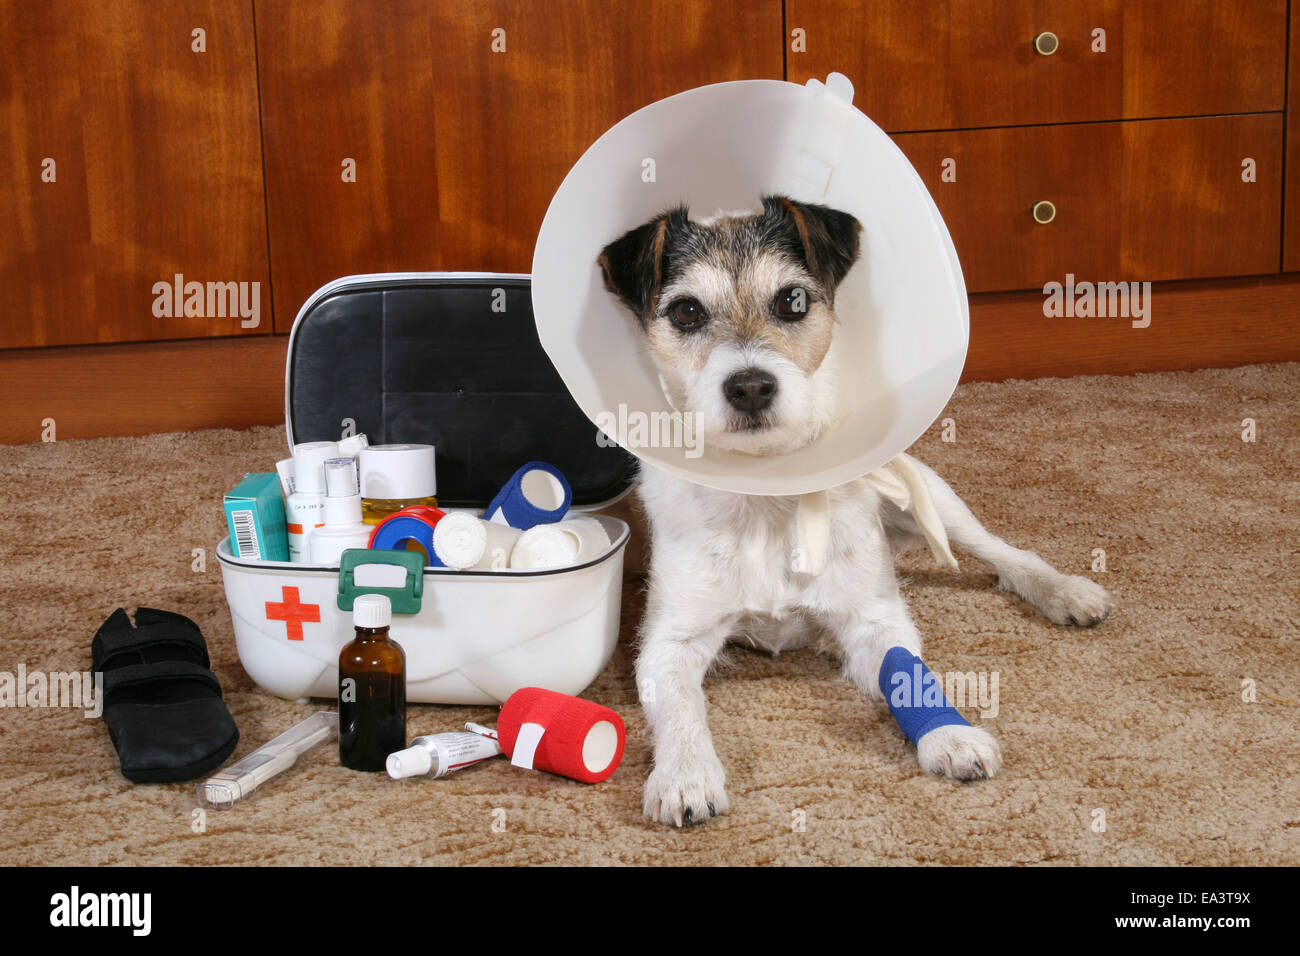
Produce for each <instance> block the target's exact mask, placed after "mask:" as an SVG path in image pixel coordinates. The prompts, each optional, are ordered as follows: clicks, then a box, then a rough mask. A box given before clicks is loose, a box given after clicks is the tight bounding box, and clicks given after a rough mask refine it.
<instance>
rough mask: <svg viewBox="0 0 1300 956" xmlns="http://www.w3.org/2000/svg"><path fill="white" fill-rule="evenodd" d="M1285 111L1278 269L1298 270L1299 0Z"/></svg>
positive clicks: (1293, 18)
mask: <svg viewBox="0 0 1300 956" xmlns="http://www.w3.org/2000/svg"><path fill="white" fill-rule="evenodd" d="M1290 36H1291V50H1290V54H1289V56H1290V69H1289V70H1288V71H1287V73H1288V77H1289V84H1290V85H1289V87H1288V92H1287V114H1286V209H1285V217H1286V219H1285V235H1284V237H1283V254H1282V268H1283V269H1284V270H1286V271H1287V272H1300V2H1295V3H1292V4H1291V33H1290Z"/></svg>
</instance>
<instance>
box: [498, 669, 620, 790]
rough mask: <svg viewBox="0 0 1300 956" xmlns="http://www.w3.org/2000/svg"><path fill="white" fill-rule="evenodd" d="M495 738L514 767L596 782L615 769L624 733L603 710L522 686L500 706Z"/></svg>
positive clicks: (586, 702) (616, 719)
mask: <svg viewBox="0 0 1300 956" xmlns="http://www.w3.org/2000/svg"><path fill="white" fill-rule="evenodd" d="M497 737H498V739H499V741H500V743H501V749H502V750H503V751H505V754H506V756H507V757H509V758H510V762H511V763H513V764H514V765H515V766H519V767H528V768H532V769H537V770H545V771H546V772H547V773H554V774H559V775H560V776H561V777H569V778H570V779H572V780H580V781H582V782H583V783H600V781H602V780H605V779H607V778H608V777H610V776H611V775H612V774H613V773H614V771H615V770H617V769H618V765H619V762H620V761H621V760H622V759H623V745H624V744H625V743H626V742H627V730H626V728H624V726H623V718H622V717H620V716H619V715H618V714H616V713H614V711H612V710H610V709H609V708H608V707H602V706H601V705H600V704H593V703H592V702H591V701H589V700H582V699H581V698H579V697H570V696H569V695H568V694H560V693H557V692H555V691H553V690H544V689H543V688H541V687H525V688H523V689H522V690H517V691H515V692H514V693H513V694H511V695H510V699H509V700H507V701H506V703H505V706H504V707H502V708H501V717H500V719H499V720H498V721H497Z"/></svg>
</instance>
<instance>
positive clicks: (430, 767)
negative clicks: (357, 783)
mask: <svg viewBox="0 0 1300 956" xmlns="http://www.w3.org/2000/svg"><path fill="white" fill-rule="evenodd" d="M500 755H501V744H499V743H498V742H497V740H496V738H494V737H484V736H482V735H481V734H474V733H470V732H468V731H458V732H456V733H448V734H429V735H428V736H425V737H416V738H415V739H414V740H412V741H411V746H409V747H407V748H406V749H405V750H399V751H397V752H396V753H392V754H389V755H388V775H389V776H390V777H392V778H393V779H394V780H401V779H402V778H403V777H421V776H424V775H425V774H428V775H429V776H432V777H445V776H447V774H449V773H455V772H456V771H457V770H464V769H465V768H466V767H469V766H472V765H473V764H476V763H481V762H482V761H484V760H491V759H492V758H493V757H497V756H500Z"/></svg>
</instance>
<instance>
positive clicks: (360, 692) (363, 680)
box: [339, 594, 406, 772]
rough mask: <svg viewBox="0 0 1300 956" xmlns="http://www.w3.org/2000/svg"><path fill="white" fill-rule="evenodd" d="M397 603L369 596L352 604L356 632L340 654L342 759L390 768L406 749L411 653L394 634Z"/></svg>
mask: <svg viewBox="0 0 1300 956" xmlns="http://www.w3.org/2000/svg"><path fill="white" fill-rule="evenodd" d="M391 620H392V605H391V604H389V601H388V598H386V597H384V596H383V595H380V594H363V595H361V596H360V597H358V598H357V599H356V601H355V602H354V603H353V606H352V622H353V624H354V625H355V627H356V636H355V637H354V638H353V639H352V641H351V643H349V644H347V645H345V646H344V648H343V650H342V651H340V652H339V762H340V763H341V764H343V766H345V767H347V768H349V769H351V770H365V771H372V772H373V771H378V770H383V769H385V762H386V761H387V760H388V755H389V754H391V753H394V752H396V751H398V750H405V749H406V652H405V651H403V650H402V647H401V645H400V644H398V643H397V642H396V641H393V640H392V639H391V638H389V636H388V626H389V623H390V622H391Z"/></svg>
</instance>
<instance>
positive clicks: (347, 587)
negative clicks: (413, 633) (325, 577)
mask: <svg viewBox="0 0 1300 956" xmlns="http://www.w3.org/2000/svg"><path fill="white" fill-rule="evenodd" d="M424 561H425V558H424V555H423V554H421V553H420V552H419V551H385V550H382V549H376V550H371V549H370V548H349V549H348V550H346V551H344V552H343V554H342V556H341V557H340V558H339V602H338V603H339V610H340V611H350V610H352V602H353V601H355V600H356V599H357V597H359V596H360V595H362V594H382V595H384V596H385V597H387V598H388V600H389V601H391V602H392V604H393V613H394V614H419V613H420V598H421V596H422V595H423V594H424ZM363 564H395V565H398V566H400V567H403V568H406V584H405V585H404V586H402V587H400V588H376V587H366V588H363V587H357V582H356V569H357V568H359V567H361V565H363Z"/></svg>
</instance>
